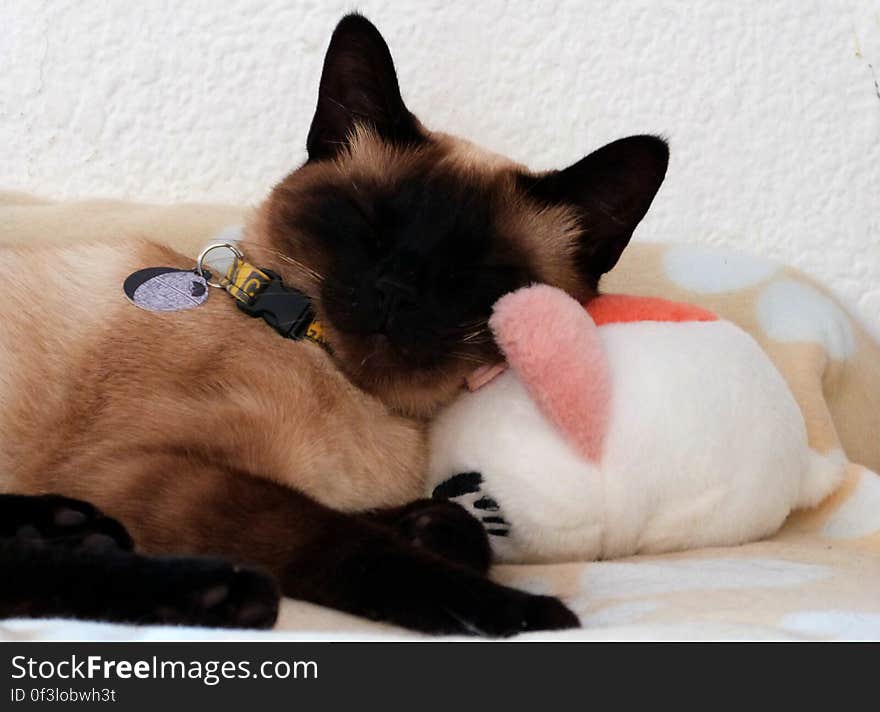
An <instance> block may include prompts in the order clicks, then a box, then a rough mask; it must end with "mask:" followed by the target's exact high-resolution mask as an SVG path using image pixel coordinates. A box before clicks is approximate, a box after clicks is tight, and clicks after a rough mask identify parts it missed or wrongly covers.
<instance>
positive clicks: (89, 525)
mask: <svg viewBox="0 0 880 712" xmlns="http://www.w3.org/2000/svg"><path fill="white" fill-rule="evenodd" d="M2 519H3V524H2V527H3V530H2V534H3V536H6V537H10V538H15V539H19V540H23V541H26V542H27V543H29V544H31V545H33V546H40V545H50V544H51V545H60V546H65V547H70V548H77V549H85V550H88V551H95V552H102V551H107V550H111V549H116V550H122V551H131V549H132V547H133V544H132V540H131V537H130V536H129V535H128V532H126V531H125V527H123V526H122V525H121V524H120V523H119V522H117V521H116V520H115V519H111V518H110V517H107V516H105V515H104V514H102V513H101V512H100V511H99V510H98V509H97V508H95V507H94V506H92V505H91V504H89V503H88V502H82V501H80V500H77V499H71V498H69V497H62V496H60V495H40V496H33V497H26V496H8V497H4V500H3V517H2Z"/></svg>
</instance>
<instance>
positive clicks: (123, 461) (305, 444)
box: [0, 242, 425, 553]
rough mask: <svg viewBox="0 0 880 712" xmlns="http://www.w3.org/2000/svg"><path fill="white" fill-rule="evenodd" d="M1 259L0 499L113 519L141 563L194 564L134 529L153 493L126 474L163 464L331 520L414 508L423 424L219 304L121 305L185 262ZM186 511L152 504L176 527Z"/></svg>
mask: <svg viewBox="0 0 880 712" xmlns="http://www.w3.org/2000/svg"><path fill="white" fill-rule="evenodd" d="M0 259H2V260H3V263H4V265H6V267H7V269H8V270H9V271H8V281H7V288H8V292H7V295H6V306H5V308H4V318H3V319H2V321H0V363H2V369H3V373H4V378H3V381H2V383H0V404H2V407H0V433H2V434H3V437H2V442H0V473H6V474H0V488H2V490H3V491H7V492H8V491H15V492H30V491H34V492H55V491H63V492H64V493H65V494H67V495H69V496H73V497H80V498H83V499H87V500H89V501H92V502H94V503H95V504H97V505H99V506H100V507H102V508H103V509H105V510H106V511H107V512H108V513H110V514H113V515H114V516H117V517H119V518H121V519H123V520H124V521H125V523H126V525H127V527H128V528H129V529H130V531H131V532H132V533H133V534H134V536H135V539H136V540H137V541H138V543H139V544H140V546H141V547H142V548H144V549H145V550H149V551H169V550H173V548H174V547H175V546H179V547H181V550H183V551H190V553H194V551H195V550H193V548H192V547H193V544H194V542H192V541H179V540H177V539H175V537H174V535H173V533H170V534H168V535H167V536H166V533H162V532H158V531H155V530H154V528H153V527H150V526H148V525H147V524H146V523H143V522H142V521H141V519H142V517H143V516H144V514H145V508H144V507H143V506H142V505H143V504H144V502H145V498H148V497H150V496H161V492H163V491H164V488H163V487H161V486H158V485H159V483H158V482H156V481H155V480H152V479H151V480H148V481H146V482H144V481H143V480H142V479H141V478H139V477H138V476H136V475H134V474H131V473H130V472H129V470H130V471H132V472H141V471H142V470H143V469H144V465H145V462H150V463H152V462H154V461H156V458H157V457H165V456H173V457H174V459H175V460H176V464H175V466H174V467H169V468H164V469H167V471H168V473H169V474H168V477H174V478H180V479H184V480H185V479H187V478H188V477H189V478H191V477H192V475H187V474H186V473H185V469H182V468H185V467H186V466H187V464H188V463H189V462H190V461H196V462H200V461H202V460H204V459H206V458H207V459H210V460H211V461H212V462H215V463H217V464H222V465H223V466H224V467H228V468H231V469H237V470H241V471H243V472H247V473H249V474H251V475H254V476H257V477H265V478H267V479H270V480H274V481H276V482H278V483H279V484H283V485H285V486H287V487H291V488H295V489H297V490H299V491H300V492H302V493H304V494H306V495H308V496H309V497H311V498H313V499H315V500H316V501H318V502H320V503H322V504H324V505H326V506H328V507H332V508H334V509H339V510H342V511H362V510H366V509H372V508H376V507H381V506H392V505H402V504H405V503H407V502H409V501H411V500H413V499H416V498H418V497H419V496H420V495H421V481H420V477H419V473H420V472H422V470H423V466H424V457H425V447H424V442H423V428H422V425H421V423H419V422H418V421H416V420H413V419H408V418H404V417H401V416H399V415H394V414H392V413H390V412H389V410H388V409H387V408H386V407H385V406H384V405H383V404H382V403H381V402H380V401H379V400H378V399H377V398H375V397H372V396H370V395H367V394H365V393H363V392H362V391H360V390H358V389H357V388H356V387H354V386H353V385H352V384H351V383H350V382H349V381H348V380H347V379H346V378H345V376H344V375H343V374H342V373H341V372H340V371H339V369H338V368H336V367H335V366H334V364H333V362H332V359H331V357H330V356H329V355H328V354H327V352H326V351H324V350H323V349H322V348H320V347H319V346H317V345H316V344H314V343H312V342H311V341H306V340H302V341H292V340H285V339H282V338H280V337H279V336H278V334H276V333H275V332H274V331H273V330H272V329H271V328H269V327H268V326H267V325H266V323H265V322H264V321H262V320H260V319H251V318H248V317H246V316H245V315H243V314H242V313H241V312H239V311H238V310H237V309H236V307H235V301H234V300H233V299H232V298H230V297H229V296H228V295H227V294H226V293H225V292H224V291H223V290H214V289H212V290H211V295H210V297H209V298H208V300H207V301H206V302H205V303H204V304H203V305H202V306H200V307H198V308H196V309H190V310H185V311H177V312H170V313H157V312H150V311H147V310H144V309H138V308H136V307H134V305H132V304H131V303H130V302H129V301H127V300H126V299H125V297H124V295H123V292H122V284H123V282H124V280H125V278H126V277H127V276H128V275H130V274H131V273H133V272H135V271H137V270H138V269H141V268H143V267H145V266H169V267H180V268H183V269H191V268H193V266H194V263H193V261H192V260H191V259H189V258H186V257H183V256H181V255H178V254H175V253H174V252H173V251H171V250H169V249H168V248H166V247H163V246H159V245H155V244H152V243H149V242H135V243H132V242H125V243H116V244H107V243H105V244H93V245H80V246H76V247H70V248H58V247H50V248H33V249H28V248H21V247H18V248H6V249H2V250H0ZM33 433H43V434H49V435H50V437H51V443H49V445H51V446H47V447H42V448H34V447H32V434H33ZM171 473H174V474H173V475H172V474H171ZM330 473H334V474H333V475H332V476H330ZM193 495H194V496H196V497H198V498H199V499H201V498H203V497H204V496H205V495H206V492H205V491H204V490H200V488H196V489H194V490H193ZM191 506H192V503H191V502H187V501H174V500H171V501H167V502H164V503H163V504H162V508H163V509H165V510H167V511H168V514H169V515H170V516H172V517H173V516H174V511H175V509H179V510H180V512H181V514H182V515H183V514H185V512H186V511H187V510H188V509H190V508H191ZM279 536H280V534H279Z"/></svg>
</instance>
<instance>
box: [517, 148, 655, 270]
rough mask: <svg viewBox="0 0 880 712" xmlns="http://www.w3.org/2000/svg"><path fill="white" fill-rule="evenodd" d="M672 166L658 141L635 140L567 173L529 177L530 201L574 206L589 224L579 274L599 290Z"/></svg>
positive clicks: (585, 224)
mask: <svg viewBox="0 0 880 712" xmlns="http://www.w3.org/2000/svg"><path fill="white" fill-rule="evenodd" d="M668 163H669V148H668V147H667V145H666V142H665V141H663V139H660V138H657V137H656V136H630V137H629V138H623V139H620V140H619V141H614V142H613V143H609V144H608V145H607V146H604V147H603V148H600V149H599V150H598V151H595V152H594V153H591V154H590V155H589V156H587V157H586V158H582V159H581V160H580V161H578V162H577V163H575V164H574V165H571V166H569V167H568V168H566V169H564V170H561V171H551V172H550V173H545V174H543V175H538V176H525V177H524V178H523V183H524V185H525V188H526V190H527V192H528V193H529V195H531V196H532V197H534V198H536V199H537V200H539V201H541V202H545V203H552V204H565V205H570V206H572V207H573V208H575V210H576V211H577V213H578V216H579V218H580V219H581V221H582V224H583V230H584V232H583V236H582V237H581V241H580V244H579V246H578V251H577V261H578V268H579V269H580V271H581V274H582V275H583V276H584V277H585V279H587V281H588V282H589V283H590V284H591V285H593V286H595V284H596V283H598V281H599V277H601V276H602V275H603V274H604V273H605V272H607V271H608V270H610V269H611V268H612V267H614V265H615V264H616V263H617V260H618V259H619V257H620V255H621V253H622V252H623V250H624V248H625V247H626V246H627V244H628V243H629V240H630V237H632V234H633V230H635V228H636V226H637V225H638V224H639V222H640V221H641V219H642V218H643V217H645V213H647V212H648V208H649V207H650V206H651V201H652V200H653V199H654V195H655V194H656V193H657V190H658V189H659V188H660V184H661V183H662V182H663V178H664V176H665V175H666V166H667V164H668Z"/></svg>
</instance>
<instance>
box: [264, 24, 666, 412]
mask: <svg viewBox="0 0 880 712" xmlns="http://www.w3.org/2000/svg"><path fill="white" fill-rule="evenodd" d="M550 135H552V132H551V134H550ZM307 148H308V155H309V158H308V161H307V162H306V164H305V165H304V166H302V167H301V168H299V169H298V170H296V171H295V172H293V173H292V174H291V175H289V176H288V177H287V178H286V179H285V180H284V181H282V182H281V183H280V184H279V185H278V186H277V187H276V188H275V189H274V191H273V192H272V194H271V196H270V198H269V199H268V200H267V201H266V203H265V204H264V205H263V207H262V209H261V211H260V215H259V219H258V221H257V230H258V232H259V235H260V242H261V244H262V245H263V248H264V250H265V256H264V258H265V259H266V260H267V261H268V263H270V264H271V265H272V266H273V268H275V269H277V270H278V271H280V272H281V273H282V274H283V275H284V277H285V280H286V281H289V282H290V283H292V284H295V285H297V286H298V287H300V288H301V289H302V290H303V291H305V292H306V293H307V294H309V296H310V297H311V298H312V299H313V303H314V306H315V310H316V312H317V314H318V316H319V318H321V319H322V320H323V322H324V326H325V328H326V330H327V334H328V336H329V339H330V341H331V343H332V346H333V349H334V356H335V358H336V359H337V361H338V363H339V365H340V366H341V368H342V369H343V370H344V371H345V372H346V373H347V374H348V375H349V377H350V378H351V379H352V381H353V382H354V383H355V384H356V385H358V386H359V387H361V388H363V389H365V390H367V391H369V392H371V393H374V394H376V395H377V396H379V397H380V398H382V399H383V400H385V402H386V403H388V404H389V405H391V406H392V407H394V408H395V409H397V410H399V411H401V412H404V413H407V414H411V415H427V414H429V413H430V412H431V411H432V410H433V409H434V408H435V407H436V406H437V405H438V404H440V403H442V402H443V401H445V400H446V399H448V398H449V397H451V396H452V395H453V394H454V393H455V392H456V390H457V389H458V388H459V386H460V385H461V382H462V380H463V378H464V377H465V376H466V375H467V374H468V373H469V372H470V371H472V370H473V369H474V368H476V367H477V366H478V365H479V364H481V363H486V362H491V361H492V360H494V359H496V358H497V356H498V354H497V352H496V350H495V347H494V344H493V342H492V339H491V334H490V333H489V331H488V329H487V326H486V322H487V319H488V317H489V315H490V313H491V309H492V305H493V304H494V302H495V301H496V300H497V299H498V298H499V297H501V296H502V295H503V294H504V293H506V292H508V291H511V290H513V289H517V288H518V287H522V286H525V285H527V284H529V283H531V282H546V283H549V284H554V285H557V286H559V287H562V288H563V289H566V290H567V291H569V292H570V293H572V294H573V295H574V296H576V297H578V298H581V299H587V298H589V297H590V296H592V295H593V294H595V291H596V289H597V286H598V281H599V278H600V276H601V275H602V274H603V273H604V272H606V271H608V270H609V269H610V268H611V267H613V266H614V264H615V262H616V261H617V258H618V257H619V256H620V253H621V252H622V251H623V249H624V247H625V246H626V244H627V242H628V241H629V238H630V236H631V235H632V232H633V230H634V229H635V227H636V225H637V224H638V222H639V221H640V220H641V218H642V217H643V216H644V214H645V212H646V211H647V209H648V207H649V205H650V203H651V201H652V199H653V197H654V194H655V193H656V191H657V189H658V188H659V186H660V183H661V182H662V180H663V176H664V174H665V171H666V164H667V158H668V152H667V149H666V144H665V143H664V142H663V141H662V140H660V139H658V138H655V137H652V136H636V137H631V138H628V139H623V140H620V141H616V142H614V143H612V144H609V145H608V146H605V147H604V148H602V149H599V150H598V151H596V152H594V153H592V154H590V155H589V156H587V157H586V158H584V159H582V160H580V161H578V162H577V163H575V164H573V165H572V166H570V167H568V168H566V169H564V170H561V171H552V172H549V173H543V174H533V173H531V172H529V171H528V170H527V169H526V168H524V167H523V166H521V165H518V164H515V163H513V162H512V161H509V160H507V159H504V158H502V157H500V156H497V155H494V154H491V153H488V152H485V151H483V150H481V149H479V148H477V147H476V146H474V145H473V144H470V143H469V142H466V141H463V140H461V139H457V138H454V137H452V136H448V135H445V134H441V133H437V132H431V131H429V130H427V129H426V128H425V127H424V126H423V125H422V124H421V123H420V122H419V121H418V120H417V119H416V118H415V117H414V116H413V115H412V114H411V113H410V111H409V110H408V109H407V108H406V106H405V104H404V103H403V100H402V98H401V95H400V90H399V88H398V84H397V77H396V74H395V70H394V65H393V62H392V59H391V55H390V53H389V51H388V48H387V46H386V44H385V42H384V40H383V39H382V37H381V35H380V34H379V32H378V31H377V30H376V28H375V27H373V25H372V24H370V23H369V22H368V21H367V20H366V19H364V18H363V17H360V16H358V15H350V16H348V17H346V18H344V19H343V20H342V21H341V22H340V24H339V26H338V27H337V28H336V31H335V32H334V34H333V37H332V38H331V41H330V47H329V49H328V51H327V56H326V59H325V63H324V70H323V73H322V76H321V84H320V89H319V95H318V105H317V109H316V112H315V117H314V119H313V122H312V126H311V129H310V131H309V136H308V143H307ZM535 328H540V325H535Z"/></svg>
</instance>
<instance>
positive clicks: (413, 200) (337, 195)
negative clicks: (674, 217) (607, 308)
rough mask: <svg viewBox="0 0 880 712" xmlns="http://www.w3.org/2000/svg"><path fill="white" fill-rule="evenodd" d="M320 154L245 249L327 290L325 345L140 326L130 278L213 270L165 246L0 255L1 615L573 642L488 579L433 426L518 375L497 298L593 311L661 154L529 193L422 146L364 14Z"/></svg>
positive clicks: (558, 612)
mask: <svg viewBox="0 0 880 712" xmlns="http://www.w3.org/2000/svg"><path fill="white" fill-rule="evenodd" d="M307 149H308V160H307V162H306V163H305V165H303V166H302V167H300V168H299V169H297V170H295V171H294V172H293V173H291V174H290V175H289V176H288V177H287V178H285V179H284V180H283V181H282V182H281V183H280V184H279V185H278V186H276V187H275V189H274V190H273V191H272V193H271V195H270V196H269V198H268V199H267V200H266V201H265V203H264V204H263V205H262V206H260V207H259V209H258V210H257V211H256V212H255V214H254V218H253V220H252V221H251V223H250V224H249V225H248V226H247V228H246V231H245V234H244V239H243V240H242V242H241V243H240V247H241V249H242V250H243V251H244V253H245V257H246V259H247V261H248V262H249V263H251V264H253V265H256V266H258V267H260V268H261V269H264V270H268V271H270V272H271V273H272V274H275V275H277V276H278V278H279V279H280V280H281V281H283V284H284V285H285V289H288V290H295V291H292V292H291V294H293V295H296V298H298V299H300V300H302V299H303V295H304V296H305V298H306V299H307V300H308V302H309V303H310V309H311V311H312V312H313V313H314V315H315V316H316V317H317V318H318V319H319V320H320V323H321V326H322V328H323V333H324V337H325V340H326V342H328V344H329V347H328V348H322V346H321V345H319V344H316V343H313V342H312V341H309V340H293V339H284V338H281V337H280V336H279V334H278V333H276V331H275V330H274V329H272V328H271V327H270V326H269V325H268V324H267V323H266V322H265V321H264V320H262V319H251V318H248V317H247V316H246V315H244V314H242V313H241V311H240V310H238V309H236V306H235V300H233V299H232V298H230V297H229V296H228V295H226V294H225V293H223V292H222V291H221V290H212V291H211V293H210V294H209V296H210V298H208V299H207V300H205V301H204V302H203V303H202V304H201V305H200V306H197V307H196V308H192V309H188V310H181V311H172V312H167V313H157V312H155V311H147V310H142V309H138V308H136V307H135V306H133V305H132V304H131V303H130V302H128V301H127V300H126V299H125V297H124V295H123V292H122V285H123V282H124V281H125V280H126V277H128V276H129V275H131V274H132V273H134V272H136V271H138V270H141V269H144V268H149V267H170V268H177V269H182V270H190V269H192V268H193V262H192V260H189V259H187V258H186V257H184V256H182V255H180V254H176V253H174V252H173V251H171V250H169V249H167V248H165V247H162V246H159V245H156V244H153V243H149V242H146V241H144V242H138V243H130V242H126V243H123V244H120V243H119V242H114V243H96V244H91V245H87V246H76V247H67V248H65V247H55V246H53V247H33V248H21V247H17V248H6V249H4V250H3V252H4V254H3V263H4V267H5V274H6V285H5V295H4V300H3V302H2V306H0V374H2V381H0V405H2V408H0V435H2V439H0V443H2V444H0V472H2V473H3V474H2V478H0V490H2V491H3V492H6V493H10V494H4V495H0V578H2V580H3V581H4V584H3V585H2V587H0V614H2V615H4V616H11V615H33V616H37V615H66V616H82V617H96V618H105V619H111V620H127V621H131V620H134V621H144V622H154V621H165V622H174V623H180V622H183V623H194V624H206V625H228V626H266V625H271V623H272V622H273V621H274V618H275V615H276V611H277V603H278V592H279V590H280V592H281V593H283V594H284V595H287V596H292V597H295V598H299V599H303V600H307V601H312V602H315V603H318V604H322V605H326V606H331V607H334V608H337V609H341V610H345V611H349V612H351V613H354V614H358V615H363V616H368V617H370V618H374V619H379V620H385V621H388V622H390V623H394V624H398V625H402V626H407V627H410V628H414V629H418V630H421V631H426V632H431V633H468V634H473V633H480V634H489V635H508V634H512V633H516V632H519V631H522V630H531V629H552V628H563V627H569V626H575V625H577V618H576V617H575V616H574V615H573V614H572V613H571V612H570V611H569V610H568V609H567V608H566V607H565V606H564V605H563V604H562V603H561V602H560V601H558V600H556V599H554V598H550V597H545V596H533V595H529V594H526V593H523V592H520V591H517V590H514V589H511V588H507V587H504V586H500V585H497V584H495V583H493V582H492V581H490V580H489V579H488V578H487V577H486V575H485V574H486V570H487V567H488V563H489V560H488V559H489V554H488V552H489V549H488V545H487V542H486V537H485V534H484V532H483V530H482V527H481V526H480V525H479V524H478V523H477V522H476V521H474V520H473V519H471V518H470V517H469V515H467V513H466V512H465V511H464V510H463V509H461V508H460V507H458V506H457V505H454V504H450V503H443V502H432V501H425V500H417V498H418V497H419V496H420V495H421V491H422V483H423V473H424V468H425V459H426V453H425V447H426V442H425V433H424V424H425V422H426V420H427V419H428V418H430V416H431V415H432V414H433V413H434V412H435V411H436V410H437V409H438V408H439V407H440V406H441V405H442V404H444V403H445V402H447V401H449V400H450V399H451V398H452V397H453V396H454V395H455V393H456V392H457V391H458V389H459V388H460V386H461V384H462V382H463V379H464V378H465V376H466V375H467V374H468V373H470V372H471V371H473V369H474V368H475V367H476V366H478V365H479V364H483V363H488V362H494V361H495V360H496V359H497V357H498V353H497V352H496V347H495V346H494V344H493V341H492V339H491V335H490V334H489V332H488V330H487V323H486V322H487V319H488V317H489V315H490V312H491V307H492V304H493V303H494V302H495V301H496V300H497V299H498V298H499V297H500V296H501V295H502V294H504V293H506V292H509V291H512V290H514V289H517V288H519V287H521V286H523V285H526V284H529V283H531V282H544V283H548V284H552V285H556V286H558V287H560V288H562V289H565V290H566V291H568V292H569V293H570V294H572V295H573V296H575V297H576V298H577V299H580V300H585V299H587V298H589V297H590V296H592V295H594V294H595V293H596V291H597V285H598V281H599V278H600V276H601V275H602V274H603V273H605V272H607V271H608V270H609V269H611V267H613V266H614V264H615V262H616V261H617V259H618V257H619V256H620V254H621V252H622V251H623V249H624V247H625V246H626V244H627V242H628V241H629V239H630V236H631V235H632V232H633V230H634V229H635V227H636V225H637V224H638V223H639V221H640V220H641V219H642V217H643V216H644V215H645V213H646V211H647V210H648V207H649V206H650V204H651V201H652V200H653V198H654V195H655V193H656V192H657V190H658V188H659V186H660V184H661V182H662V180H663V177H664V174H665V171H666V165H667V159H668V152H667V148H666V145H665V143H664V142H663V141H661V140H660V139H657V138H654V137H651V136H637V137H631V138H628V139H623V140H620V141H617V142H615V143H612V144H610V145H608V146H606V147H604V148H602V149H600V150H598V151H596V152H595V153H592V154H590V155H589V156H587V157H586V158H584V159H582V160H580V161H578V162H577V163H575V164H574V165H572V166H570V167H568V168H566V169H564V170H561V171H554V172H550V173H546V174H533V173H530V172H529V171H528V170H527V169H525V168H524V167H523V166H520V165H517V164H514V163H512V162H510V161H507V160H506V159H503V158H500V157H498V156H495V155H492V154H488V153H486V152H484V151H482V150H480V149H478V148H476V147H475V146H473V145H472V144H470V143H467V142H465V141H462V140H460V139H456V138H453V137H451V136H448V135H445V134H441V133H437V132H432V131H429V130H428V129H426V128H425V127H424V126H423V125H422V124H421V123H420V122H419V121H418V120H417V119H416V118H415V117H414V116H413V115H412V114H411V113H410V112H409V111H408V110H407V108H406V106H405V105H404V103H403V101H402V99H401V95H400V90H399V88H398V84H397V79H396V74H395V70H394V65H393V62H392V59H391V55H390V53H389V51H388V48H387V46H386V44H385V42H384V40H383V39H382V37H381V35H380V34H379V33H378V31H377V30H376V29H375V28H374V27H373V26H372V25H371V24H370V23H369V22H368V21H367V20H366V19H364V18H363V17H361V16H358V15H350V16H348V17H345V18H344V19H343V20H342V21H341V22H340V24H339V25H338V27H337V28H336V30H335V32H334V34H333V36H332V39H331V41H330V46H329V49H328V51H327V55H326V58H325V63H324V68H323V73H322V76H321V82H320V88H319V95H318V103H317V109H316V112H315V116H314V119H313V122H312V125H311V129H310V131H309V134H308V141H307ZM291 298H293V297H291ZM11 493H15V494H11ZM413 500H416V501H413ZM86 502H88V503H89V504H86ZM251 567H255V568H251ZM276 581H277V585H276Z"/></svg>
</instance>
